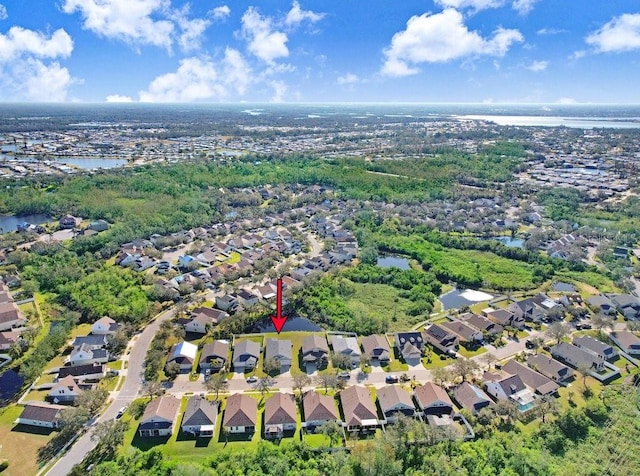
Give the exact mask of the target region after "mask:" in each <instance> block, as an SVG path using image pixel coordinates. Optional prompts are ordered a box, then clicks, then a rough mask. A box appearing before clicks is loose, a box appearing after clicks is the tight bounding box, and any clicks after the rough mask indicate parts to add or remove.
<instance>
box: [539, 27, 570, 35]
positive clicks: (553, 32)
mask: <svg viewBox="0 0 640 476" xmlns="http://www.w3.org/2000/svg"><path fill="white" fill-rule="evenodd" d="M536 33H537V34H538V35H559V34H560V33H567V30H563V29H561V28H540V29H539V30H538V31H537V32H536Z"/></svg>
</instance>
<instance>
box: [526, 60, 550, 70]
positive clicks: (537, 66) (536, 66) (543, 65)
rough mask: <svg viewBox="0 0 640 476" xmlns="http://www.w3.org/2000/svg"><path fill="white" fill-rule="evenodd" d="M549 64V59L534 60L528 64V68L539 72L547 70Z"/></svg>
mask: <svg viewBox="0 0 640 476" xmlns="http://www.w3.org/2000/svg"><path fill="white" fill-rule="evenodd" d="M548 66H549V62H548V61H534V62H533V63H531V64H530V65H529V66H527V69H528V70H529V71H533V72H534V73H539V72H541V71H544V70H546V69H547V67H548Z"/></svg>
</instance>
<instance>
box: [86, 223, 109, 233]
mask: <svg viewBox="0 0 640 476" xmlns="http://www.w3.org/2000/svg"><path fill="white" fill-rule="evenodd" d="M88 229H89V230H93V231H97V232H101V231H106V230H108V229H109V222H107V221H106V220H96V221H92V222H91V223H89V228H88Z"/></svg>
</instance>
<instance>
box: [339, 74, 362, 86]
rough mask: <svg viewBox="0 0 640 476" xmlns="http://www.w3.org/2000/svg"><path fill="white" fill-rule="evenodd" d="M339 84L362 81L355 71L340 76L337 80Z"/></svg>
mask: <svg viewBox="0 0 640 476" xmlns="http://www.w3.org/2000/svg"><path fill="white" fill-rule="evenodd" d="M336 82H337V83H338V84H355V83H358V82H360V78H359V77H358V75H356V74H353V73H347V74H345V75H344V76H338V79H337V81H336Z"/></svg>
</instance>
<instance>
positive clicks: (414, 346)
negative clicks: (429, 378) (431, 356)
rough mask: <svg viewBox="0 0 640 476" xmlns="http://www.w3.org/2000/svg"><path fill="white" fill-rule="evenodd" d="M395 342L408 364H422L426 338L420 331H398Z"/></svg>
mask: <svg viewBox="0 0 640 476" xmlns="http://www.w3.org/2000/svg"><path fill="white" fill-rule="evenodd" d="M395 344H396V348H397V349H398V352H399V353H400V355H402V358H403V359H404V361H405V362H406V363H407V364H409V365H418V364H420V359H421V358H422V347H423V346H424V338H423V336H422V334H421V333H420V332H397V333H396V335H395Z"/></svg>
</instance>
